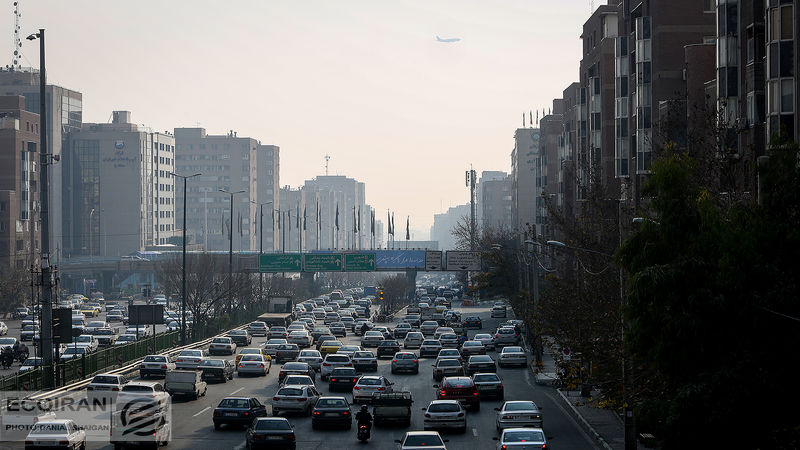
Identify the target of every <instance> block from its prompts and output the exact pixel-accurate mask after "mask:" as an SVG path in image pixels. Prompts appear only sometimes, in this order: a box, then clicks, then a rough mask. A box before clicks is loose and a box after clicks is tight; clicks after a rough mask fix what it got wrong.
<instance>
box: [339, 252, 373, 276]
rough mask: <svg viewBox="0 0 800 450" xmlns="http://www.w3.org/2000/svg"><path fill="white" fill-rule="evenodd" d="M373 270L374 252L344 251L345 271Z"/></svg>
mask: <svg viewBox="0 0 800 450" xmlns="http://www.w3.org/2000/svg"><path fill="white" fill-rule="evenodd" d="M374 270H375V253H345V254H344V271H345V272H372V271H374Z"/></svg>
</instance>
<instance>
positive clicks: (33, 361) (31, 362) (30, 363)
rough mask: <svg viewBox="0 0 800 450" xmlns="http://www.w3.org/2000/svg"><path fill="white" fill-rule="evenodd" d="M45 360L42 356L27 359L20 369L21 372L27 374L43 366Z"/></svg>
mask: <svg viewBox="0 0 800 450" xmlns="http://www.w3.org/2000/svg"><path fill="white" fill-rule="evenodd" d="M43 360H44V358H42V357H41V356H31V357H29V358H28V359H26V360H25V361H24V362H23V363H22V365H21V366H20V368H19V371H20V372H27V371H29V370H33V369H36V368H38V367H41V366H42V361H43Z"/></svg>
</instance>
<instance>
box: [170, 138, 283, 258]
mask: <svg viewBox="0 0 800 450" xmlns="http://www.w3.org/2000/svg"><path fill="white" fill-rule="evenodd" d="M175 147H176V170H177V173H178V174H180V175H193V174H196V173H199V174H200V175H199V176H197V177H194V178H192V179H190V180H189V181H188V183H187V193H186V194H187V195H186V197H187V199H186V211H187V213H186V228H187V234H188V236H190V241H191V242H192V243H195V244H200V245H202V246H203V248H205V249H207V250H216V251H219V250H228V247H229V245H230V241H229V239H232V245H233V249H234V250H256V249H258V248H259V241H258V237H259V230H258V228H257V227H258V224H259V222H260V217H259V214H260V207H259V204H261V203H266V202H270V201H271V202H272V205H271V206H270V205H265V206H264V210H265V211H267V210H268V208H274V209H280V208H281V204H280V196H279V194H278V182H279V161H280V159H279V148H278V147H277V146H273V145H262V144H261V143H260V142H258V141H257V140H256V139H253V138H250V137H238V134H237V133H236V132H234V131H230V132H229V133H228V134H225V135H210V134H206V130H205V129H204V128H175ZM260 157H261V159H259V158H260ZM262 184H263V185H262ZM221 191H227V192H238V191H244V192H241V193H238V194H234V195H233V205H231V203H230V202H231V195H230V194H228V193H225V192H221ZM176 198H178V199H181V200H179V201H182V198H183V183H177V192H176ZM231 207H233V209H231ZM231 212H232V213H233V220H231ZM177 215H178V221H177V223H182V220H183V209H182V207H181V208H178V209H177ZM267 217H270V218H271V217H272V215H271V214H270V215H269V216H267V215H266V214H265V221H264V249H265V250H270V249H275V248H276V247H275V242H276V240H275V239H276V236H277V232H278V229H277V224H276V222H273V221H271V220H270V221H269V222H267V219H266V218H267ZM270 222H271V223H270ZM231 231H232V235H229V232H231Z"/></svg>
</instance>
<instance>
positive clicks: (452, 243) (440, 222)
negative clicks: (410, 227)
mask: <svg viewBox="0 0 800 450" xmlns="http://www.w3.org/2000/svg"><path fill="white" fill-rule="evenodd" d="M469 211H470V205H469V204H466V205H458V206H451V207H450V208H448V209H447V211H446V212H444V213H441V214H434V215H433V226H432V227H431V240H432V241H436V242H438V243H439V249H440V250H469V244H468V243H467V246H466V247H464V248H458V247H459V245H458V240H457V239H456V237H455V236H453V230H454V229H455V228H456V227H457V226H458V223H459V222H464V221H466V222H465V223H469ZM401 228H402V225H401ZM403 237H405V236H403ZM400 243H401V242H400V241H399V240H398V245H399V244H400ZM398 248H401V247H398Z"/></svg>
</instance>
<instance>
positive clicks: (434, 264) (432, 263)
mask: <svg viewBox="0 0 800 450" xmlns="http://www.w3.org/2000/svg"><path fill="white" fill-rule="evenodd" d="M425 270H442V252H439V251H431V250H428V251H426V252H425Z"/></svg>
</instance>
